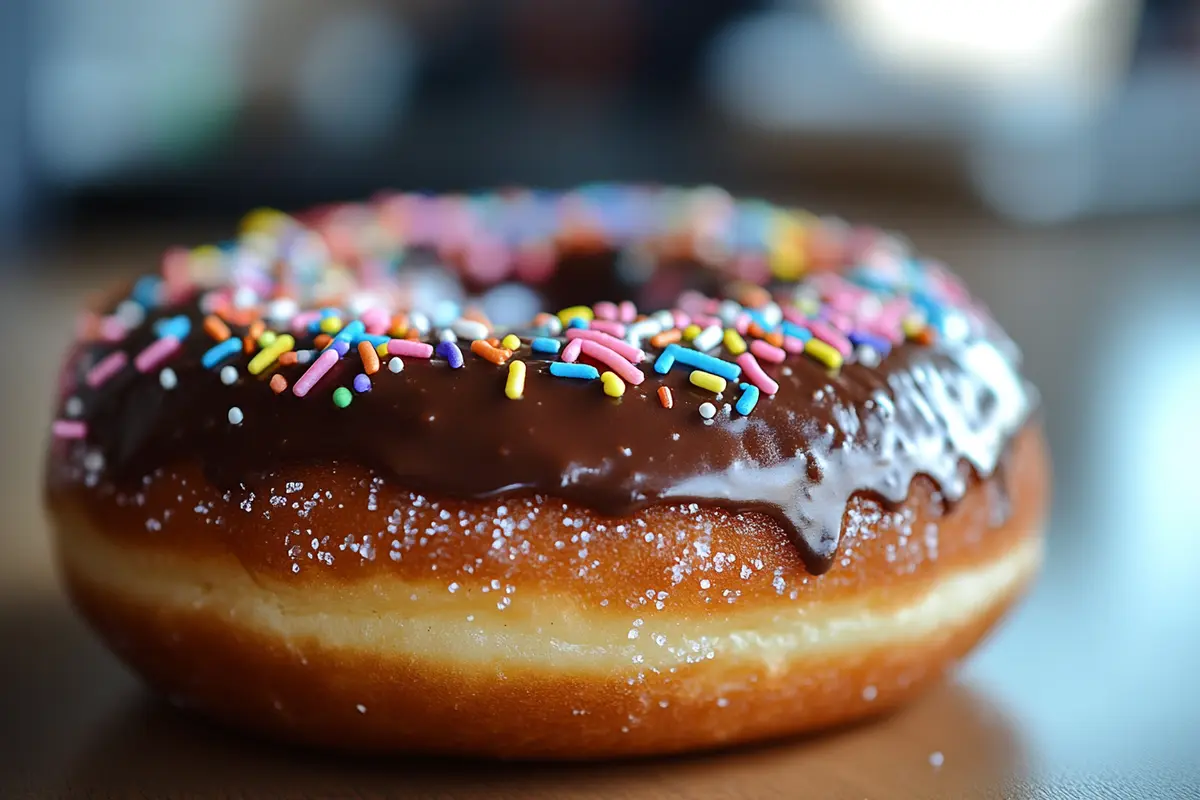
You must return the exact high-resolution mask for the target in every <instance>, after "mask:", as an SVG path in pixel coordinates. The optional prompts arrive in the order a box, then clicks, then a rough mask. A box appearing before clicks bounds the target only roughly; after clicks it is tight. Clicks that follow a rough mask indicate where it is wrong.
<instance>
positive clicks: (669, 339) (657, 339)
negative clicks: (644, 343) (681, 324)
mask: <svg viewBox="0 0 1200 800" xmlns="http://www.w3.org/2000/svg"><path fill="white" fill-rule="evenodd" d="M682 338H683V331H681V330H679V328H671V330H669V331H663V332H662V333H656V334H654V335H653V336H651V337H650V344H651V345H653V346H654V347H666V346H667V345H669V344H674V343H675V342H678V341H679V340H680V339H682Z"/></svg>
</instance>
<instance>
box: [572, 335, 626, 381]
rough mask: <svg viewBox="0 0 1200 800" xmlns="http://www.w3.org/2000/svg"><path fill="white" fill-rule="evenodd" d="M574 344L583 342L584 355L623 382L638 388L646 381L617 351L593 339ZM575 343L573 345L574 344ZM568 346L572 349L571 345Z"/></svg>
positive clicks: (578, 340)
mask: <svg viewBox="0 0 1200 800" xmlns="http://www.w3.org/2000/svg"><path fill="white" fill-rule="evenodd" d="M574 342H581V343H582V344H583V354H584V355H586V356H588V357H589V358H594V359H596V360H597V361H599V362H600V363H601V364H604V365H605V366H606V367H608V368H609V369H611V370H612V371H613V372H615V373H617V375H618V376H619V377H620V378H621V380H623V381H625V382H626V383H632V384H633V385H634V386H637V385H638V384H639V383H641V382H642V381H644V380H646V376H645V375H644V374H642V371H641V370H640V369H638V368H637V367H635V366H634V365H633V364H631V363H629V361H628V360H627V359H626V358H625V357H624V356H623V355H621V354H620V353H618V352H617V351H616V350H613V349H612V348H610V347H605V346H604V345H602V344H600V343H599V342H596V341H593V340H591V339H575V340H574ZM574 342H572V343H571V344H574ZM567 346H568V347H570V345H567ZM565 349H566V348H564V352H565ZM564 360H565V359H564Z"/></svg>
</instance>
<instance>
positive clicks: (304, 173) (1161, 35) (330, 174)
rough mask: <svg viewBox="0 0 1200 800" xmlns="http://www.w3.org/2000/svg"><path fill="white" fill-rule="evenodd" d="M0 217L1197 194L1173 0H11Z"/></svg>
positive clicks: (1195, 127) (1088, 202)
mask: <svg viewBox="0 0 1200 800" xmlns="http://www.w3.org/2000/svg"><path fill="white" fill-rule="evenodd" d="M0 5H3V8H0V45H2V46H0V50H2V53H0V59H3V60H4V63H3V69H2V70H0V102H3V104H4V107H5V108H6V109H9V110H10V112H11V111H12V110H13V109H15V110H16V112H15V113H9V114H7V115H5V116H4V117H3V118H2V119H0V177H3V178H4V180H2V181H0V184H2V186H0V236H2V235H3V234H4V233H5V232H7V233H9V234H11V233H13V232H15V231H18V230H20V231H27V230H29V227H28V226H29V224H31V223H38V222H41V223H43V224H45V223H48V222H54V221H69V219H70V214H71V213H72V212H73V211H76V212H83V213H85V214H90V213H92V212H97V211H102V212H103V211H110V210H112V209H114V208H125V209H129V210H135V211H139V212H148V213H155V214H163V215H165V214H172V213H173V214H179V213H181V212H196V211H198V210H202V209H208V210H216V211H218V212H219V213H222V214H224V213H229V212H231V211H232V210H234V209H241V208H245V207H247V206H251V205H258V204H261V203H269V204H273V205H281V206H286V207H295V206H299V205H303V204H306V203H310V202H317V201H322V200H326V199H329V198H336V197H351V196H360V195H364V194H368V193H370V192H371V191H373V190H375V189H377V188H379V187H381V186H400V187H405V188H429V189H438V190H449V189H455V188H473V187H478V186H488V185H496V184H503V183H532V184H544V185H552V186H563V185H568V184H572V183H575V182H578V181H584V180H593V179H613V180H622V179H624V180H630V179H642V180H661V181H670V182H684V183H693V182H709V181H711V182H720V183H725V184H729V185H731V186H732V187H733V188H735V189H747V188H758V189H760V190H769V189H770V188H771V187H782V188H784V189H787V190H789V191H791V192H793V193H794V189H795V187H796V186H797V185H802V186H806V187H813V188H814V191H815V193H818V194H820V195H821V196H824V197H827V196H828V192H826V191H825V189H824V188H822V187H827V186H833V187H834V188H835V189H842V188H846V187H858V188H859V189H860V190H861V191H865V192H872V191H877V190H878V187H880V186H886V187H890V188H893V189H899V190H900V191H902V192H903V193H904V194H905V195H910V194H911V193H914V192H921V191H930V190H932V191H943V190H944V189H946V188H947V187H958V188H957V191H958V192H959V193H960V196H961V194H963V193H970V194H973V195H974V196H975V197H976V198H977V199H978V201H980V202H983V203H985V204H987V205H990V206H991V207H992V208H993V209H995V210H997V211H999V212H1001V213H1003V214H1005V215H1007V216H1009V217H1011V218H1014V219H1020V220H1026V221H1034V222H1053V221H1057V220H1063V219H1070V218H1075V217H1080V216H1086V215H1093V214H1097V213H1109V212H1129V211H1137V210H1143V209H1152V208H1163V207H1177V206H1181V205H1189V204H1193V205H1194V204H1196V203H1198V202H1200V148H1197V147H1195V145H1194V143H1195V142H1196V141H1200V46H1198V42H1200V8H1198V7H1197V4H1195V3H1191V2H1182V1H1180V0H1157V1H1155V0H1149V1H1148V2H1145V3H1141V2H1138V0H1044V1H1042V0H1038V2H1034V0H1020V1H1019V2H1011V3H1000V2H993V0H962V2H960V3H956V4H953V6H950V5H947V4H945V3H942V2H935V1H934V0H912V2H906V3H904V4H896V3H891V2H887V0H843V1H842V2H833V0H824V1H822V0H773V1H772V0H759V1H758V2H752V1H750V0H690V1H688V2H684V0H675V1H672V0H650V1H649V2H635V1H634V0H587V1H586V2H583V1H581V2H572V3H562V2H553V1H552V0H502V1H501V2H496V3H487V4H479V3H468V2H465V0H445V1H444V2H435V0H393V2H383V0H352V1H351V2H345V3H338V4H327V3H320V2H317V0H244V1H243V0H208V1H207V2H204V3H195V2H187V0H113V1H112V2H106V3H94V2H88V0H40V1H39V2H34V1H33V0H7V2H5V3H3V4H0Z"/></svg>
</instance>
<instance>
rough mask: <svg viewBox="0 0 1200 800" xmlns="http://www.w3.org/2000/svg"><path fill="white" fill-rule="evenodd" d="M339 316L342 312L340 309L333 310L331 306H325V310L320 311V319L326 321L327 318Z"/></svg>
mask: <svg viewBox="0 0 1200 800" xmlns="http://www.w3.org/2000/svg"><path fill="white" fill-rule="evenodd" d="M341 315H342V310H341V309H340V308H334V307H333V306H326V307H325V308H322V309H321V319H327V318H329V317H340V316H341ZM318 324H320V323H318Z"/></svg>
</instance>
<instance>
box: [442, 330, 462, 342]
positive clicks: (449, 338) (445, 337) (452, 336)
mask: <svg viewBox="0 0 1200 800" xmlns="http://www.w3.org/2000/svg"><path fill="white" fill-rule="evenodd" d="M438 341H439V342H457V341H458V334H456V333H455V332H454V331H452V330H450V329H449V328H443V329H442V330H440V331H438Z"/></svg>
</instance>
